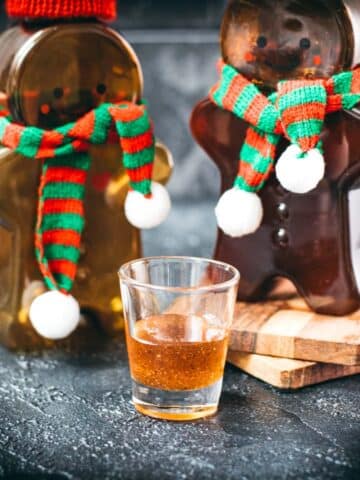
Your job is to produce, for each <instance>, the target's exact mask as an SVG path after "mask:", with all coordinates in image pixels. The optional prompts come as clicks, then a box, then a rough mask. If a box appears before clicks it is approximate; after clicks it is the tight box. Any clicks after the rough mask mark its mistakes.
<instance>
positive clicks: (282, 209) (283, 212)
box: [276, 202, 290, 221]
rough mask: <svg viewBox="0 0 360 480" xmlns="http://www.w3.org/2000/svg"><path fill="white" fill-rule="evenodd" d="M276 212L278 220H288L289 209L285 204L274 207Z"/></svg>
mask: <svg viewBox="0 0 360 480" xmlns="http://www.w3.org/2000/svg"><path fill="white" fill-rule="evenodd" d="M276 212H277V215H278V217H279V219H280V220H282V221H284V220H288V218H289V216H290V212H289V207H288V206H287V205H286V203H283V202H282V203H279V204H278V205H277V207H276Z"/></svg>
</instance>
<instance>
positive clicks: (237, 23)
mask: <svg viewBox="0 0 360 480" xmlns="http://www.w3.org/2000/svg"><path fill="white" fill-rule="evenodd" d="M359 19H360V5H359V2H357V1H356V0H355V1H351V0H350V1H337V0H334V1H331V2H327V1H326V2H325V1H323V0H316V1H313V0H312V1H291V2H290V1H288V0H274V1H273V0H272V1H264V2H258V1H256V0H246V1H245V0H232V1H230V2H229V4H228V7H227V10H226V12H225V16H224V20H223V24H222V31H221V49H222V61H221V62H220V65H219V75H220V80H219V82H218V83H217V85H216V86H215V87H214V88H213V89H212V90H211V92H210V95H209V98H207V99H205V100H203V101H202V102H200V103H199V104H198V105H197V106H196V107H195V109H194V111H193V115H192V119H191V127H192V131H193V134H194V136H195V138H196V140H197V141H198V143H199V144H200V145H201V146H202V147H203V148H204V150H205V151H206V152H207V153H208V154H209V156H210V157H211V158H212V159H213V160H214V161H215V163H216V164H217V166H218V167H219V169H220V172H221V178H222V196H221V198H220V201H219V203H218V206H217V208H216V215H217V219H218V225H219V227H220V228H219V234H218V241H217V246H216V252H215V257H216V258H217V259H220V260H223V261H227V262H230V263H232V264H233V265H235V266H236V267H237V268H238V269H239V270H240V272H241V275H242V281H241V286H240V292H239V298H240V299H241V300H245V301H259V300H264V299H266V298H268V296H269V294H270V293H271V292H272V290H273V287H274V284H275V282H276V281H277V279H279V278H285V279H290V280H291V282H292V283H293V285H294V286H295V287H296V289H297V291H298V293H299V294H300V295H302V296H303V297H304V299H305V301H306V302H307V304H308V305H309V306H310V307H311V308H312V309H313V310H314V311H316V312H319V313H324V314H329V315H345V314H348V313H350V312H353V311H355V310H356V309H358V308H359V306H360V296H359V288H360V249H359V245H360V243H359V242H360V219H359V215H358V212H359V200H360V193H359V185H360V122H359V118H360V117H359V113H358V110H357V104H358V103H359V100H360V95H359V93H360V82H359V78H360V72H359V69H358V68H356V67H357V66H358V65H359V63H360V39H359V36H358V35H359V28H360V25H359ZM289 144H291V145H290V146H289ZM239 157H240V161H239Z"/></svg>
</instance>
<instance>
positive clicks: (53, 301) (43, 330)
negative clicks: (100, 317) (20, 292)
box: [29, 290, 80, 340]
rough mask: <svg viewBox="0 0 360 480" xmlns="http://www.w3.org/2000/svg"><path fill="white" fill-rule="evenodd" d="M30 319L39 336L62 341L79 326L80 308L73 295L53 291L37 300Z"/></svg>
mask: <svg viewBox="0 0 360 480" xmlns="http://www.w3.org/2000/svg"><path fill="white" fill-rule="evenodd" d="M29 317H30V321H31V323H32V326H33V327H34V329H35V330H36V332H37V333H38V334H39V335H41V336H42V337H45V338H48V339H49V340H61V339H62V338H66V337H68V336H69V335H70V334H71V333H72V332H73V331H74V330H75V329H76V327H77V326H78V324H79V322H80V307H79V304H78V302H77V301H76V300H75V298H74V297H72V296H71V295H65V294H63V293H61V292H59V291H57V290H52V291H50V292H46V293H43V294H42V295H40V296H39V297H37V298H35V300H34V301H33V303H32V304H31V307H30V311H29Z"/></svg>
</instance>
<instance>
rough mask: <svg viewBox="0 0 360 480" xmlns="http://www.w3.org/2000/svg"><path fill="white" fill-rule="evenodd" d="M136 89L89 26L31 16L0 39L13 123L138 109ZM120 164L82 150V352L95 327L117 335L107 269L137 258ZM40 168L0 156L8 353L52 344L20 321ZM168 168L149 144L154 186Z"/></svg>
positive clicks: (29, 277) (129, 54)
mask: <svg viewBox="0 0 360 480" xmlns="http://www.w3.org/2000/svg"><path fill="white" fill-rule="evenodd" d="M10 3H11V2H10ZM23 3H24V2H23ZM29 3H31V2H29ZM45 3H46V2H45ZM50 3H51V2H50ZM70 3H71V2H70ZM73 3H74V2H73ZM94 3H96V2H94ZM104 3H105V2H104ZM12 4H15V2H12ZM142 82H143V80H142V72H141V67H140V64H139V61H138V59H137V57H136V55H135V53H134V51H133V50H132V48H131V47H130V45H129V44H128V43H127V42H126V41H125V40H124V38H123V37H121V36H120V35H119V34H118V33H116V32H115V31H113V30H112V29H110V28H109V27H108V26H106V25H105V24H104V23H102V22H100V21H99V20H97V19H95V18H85V19H84V18H79V19H74V18H71V19H62V18H60V19H53V18H52V19H44V18H41V19H33V18H32V19H30V20H26V21H19V22H18V24H17V25H15V26H14V27H12V28H10V29H9V30H7V31H5V32H4V33H3V34H2V35H1V36H0V91H1V98H2V99H3V101H4V102H6V103H7V105H8V108H9V110H10V113H11V115H12V117H13V119H14V120H15V121H17V122H20V123H23V124H26V125H36V126H39V127H41V128H44V129H51V128H54V127H57V126H59V125H63V124H66V123H68V122H70V121H74V120H76V119H78V118H80V117H81V116H82V115H84V113H86V112H88V111H90V110H91V109H93V108H95V107H96V106H98V105H99V104H100V103H102V102H116V101H120V100H129V101H138V100H140V99H141V95H142V86H143V85H142ZM121 156H122V154H121V151H120V148H119V147H118V146H117V145H109V146H98V147H92V149H91V157H92V166H91V169H90V171H89V175H88V179H87V186H86V198H85V216H86V226H85V230H84V235H83V243H82V246H81V259H80V262H79V266H78V272H77V278H76V281H75V284H74V288H73V295H74V296H75V297H76V298H77V299H78V301H79V302H80V305H81V309H82V314H83V316H82V318H83V322H82V326H81V327H80V328H79V329H78V331H77V332H76V333H75V334H73V336H74V337H76V338H80V337H81V338H82V342H83V343H84V344H85V343H86V342H87V337H88V336H91V335H92V336H93V337H94V333H95V335H97V333H96V332H98V331H99V329H100V330H102V331H103V332H106V333H108V334H115V333H116V332H118V331H119V330H120V329H122V305H121V300H120V296H119V287H118V282H117V269H118V267H119V266H120V265H121V264H122V263H124V262H127V261H129V260H131V259H134V258H136V257H139V256H140V255H141V244H140V235H139V231H138V230H137V229H135V228H134V227H132V226H131V225H130V224H129V223H128V221H127V220H126V218H125V215H124V208H123V207H124V199H125V195H126V192H127V188H128V178H127V175H126V174H125V172H124V169H123V168H122V166H121ZM40 168H41V167H40V162H38V161H37V160H30V159H25V158H23V157H21V156H20V155H17V154H15V153H14V152H12V151H9V150H8V149H5V148H2V149H1V150H0V245H1V249H0V340H1V342H2V343H4V344H5V345H7V346H8V347H10V348H16V349H18V348H19V349H28V348H30V349H34V348H39V347H42V346H45V345H46V346H51V345H52V343H51V342H49V341H45V340H44V339H42V338H40V337H39V336H38V335H37V334H36V333H35V331H34V330H33V328H32V326H31V324H30V322H29V320H28V310H29V306H30V305H31V303H32V301H33V299H34V298H35V297H36V296H37V295H39V294H41V293H42V292H43V291H44V285H43V282H42V277H41V274H40V272H39V269H38V265H37V262H36V259H35V255H34V225H35V221H36V208H37V201H38V185H39V176H40ZM171 169H172V162H171V155H170V153H169V151H168V150H167V149H166V147H164V146H163V145H162V144H160V143H158V144H157V146H156V160H155V179H156V180H157V181H161V182H163V183H164V182H166V181H167V179H168V178H169V176H170V173H171ZM75 343H76V341H75Z"/></svg>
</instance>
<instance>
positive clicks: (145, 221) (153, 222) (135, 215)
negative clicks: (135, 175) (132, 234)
mask: <svg viewBox="0 0 360 480" xmlns="http://www.w3.org/2000/svg"><path fill="white" fill-rule="evenodd" d="M151 194H152V195H151V197H149V198H146V197H145V196H144V195H142V194H141V193H139V192H135V191H134V190H131V191H130V192H129V193H128V194H127V197H126V200H125V215H126V218H127V219H128V220H129V222H130V223H131V224H132V225H133V226H134V227H137V228H141V229H148V228H154V227H157V226H158V225H160V224H161V223H162V222H163V221H164V220H165V219H166V217H167V216H168V215H169V212H170V209H171V201H170V197H169V194H168V192H167V190H166V188H165V187H163V186H162V185H161V184H160V183H157V182H152V184H151Z"/></svg>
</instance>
